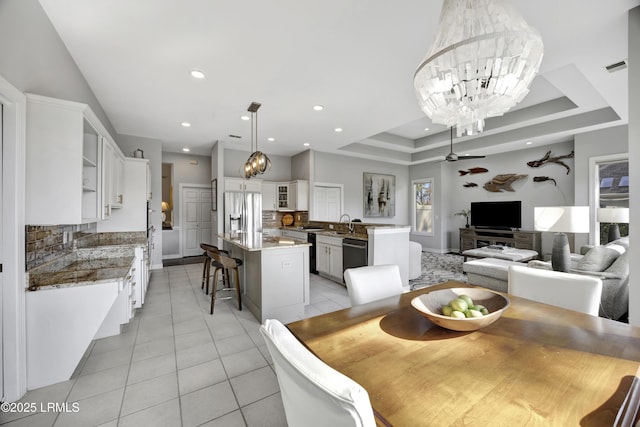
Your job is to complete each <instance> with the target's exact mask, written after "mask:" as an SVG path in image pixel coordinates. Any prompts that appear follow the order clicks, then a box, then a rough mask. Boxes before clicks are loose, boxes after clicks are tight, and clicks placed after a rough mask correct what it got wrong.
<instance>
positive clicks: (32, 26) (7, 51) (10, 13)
mask: <svg viewBox="0 0 640 427" xmlns="http://www.w3.org/2000/svg"><path fill="white" fill-rule="evenodd" d="M0 75H2V76H3V77H4V78H5V79H7V80H8V81H9V82H10V83H11V84H12V85H13V86H15V87H16V89H18V90H20V91H21V92H30V93H35V94H38V95H44V96H50V97H53V98H59V99H65V100H69V101H76V102H81V103H84V104H88V105H89V106H90V107H91V109H92V110H93V112H94V113H96V115H97V116H98V118H99V119H100V121H101V122H102V124H103V125H104V126H105V127H106V128H107V130H108V131H109V133H110V134H111V136H112V137H113V138H116V137H117V135H116V132H115V130H114V128H113V126H112V125H111V122H110V121H109V119H108V118H107V116H106V115H105V113H104V111H103V110H102V107H101V106H100V103H99V102H98V100H97V99H96V97H95V95H94V94H93V91H92V90H91V88H90V87H89V85H88V84H87V82H86V80H85V79H84V77H83V76H82V74H81V73H80V70H79V69H78V67H77V65H76V63H75V61H74V60H73V59H72V58H71V55H70V54H69V52H68V51H67V48H66V46H65V45H64V43H62V40H61V39H60V36H58V33H57V32H56V31H55V29H54V28H53V25H52V24H51V21H49V17H48V16H47V15H46V13H45V12H44V10H43V9H42V7H41V6H40V3H38V1H37V0H0Z"/></svg>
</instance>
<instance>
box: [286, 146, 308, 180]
mask: <svg viewBox="0 0 640 427" xmlns="http://www.w3.org/2000/svg"><path fill="white" fill-rule="evenodd" d="M310 166H311V150H306V151H303V152H302V153H298V154H296V155H295V156H293V157H291V179H292V180H297V179H301V180H304V181H308V180H309V177H310V174H311V168H310Z"/></svg>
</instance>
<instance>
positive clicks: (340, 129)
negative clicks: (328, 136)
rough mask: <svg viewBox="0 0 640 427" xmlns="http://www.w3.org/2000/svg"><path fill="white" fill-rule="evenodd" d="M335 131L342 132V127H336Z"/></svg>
mask: <svg viewBox="0 0 640 427" xmlns="http://www.w3.org/2000/svg"><path fill="white" fill-rule="evenodd" d="M334 131H336V132H342V128H335V129H334Z"/></svg>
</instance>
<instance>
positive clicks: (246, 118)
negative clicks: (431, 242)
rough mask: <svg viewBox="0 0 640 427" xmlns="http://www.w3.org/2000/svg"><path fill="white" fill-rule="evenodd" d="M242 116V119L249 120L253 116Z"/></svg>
mask: <svg viewBox="0 0 640 427" xmlns="http://www.w3.org/2000/svg"><path fill="white" fill-rule="evenodd" d="M240 118H241V119H242V120H249V119H250V118H251V117H249V116H240Z"/></svg>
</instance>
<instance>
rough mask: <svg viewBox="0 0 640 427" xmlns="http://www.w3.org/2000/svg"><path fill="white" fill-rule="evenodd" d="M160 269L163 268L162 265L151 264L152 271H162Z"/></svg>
mask: <svg viewBox="0 0 640 427" xmlns="http://www.w3.org/2000/svg"><path fill="white" fill-rule="evenodd" d="M162 267H164V266H163V265H162V264H151V269H152V270H162Z"/></svg>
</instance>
